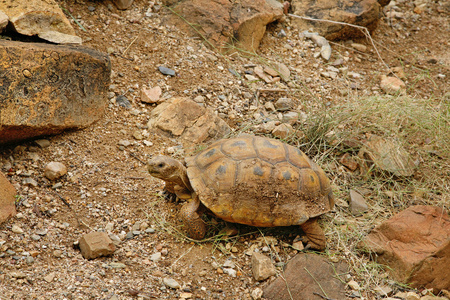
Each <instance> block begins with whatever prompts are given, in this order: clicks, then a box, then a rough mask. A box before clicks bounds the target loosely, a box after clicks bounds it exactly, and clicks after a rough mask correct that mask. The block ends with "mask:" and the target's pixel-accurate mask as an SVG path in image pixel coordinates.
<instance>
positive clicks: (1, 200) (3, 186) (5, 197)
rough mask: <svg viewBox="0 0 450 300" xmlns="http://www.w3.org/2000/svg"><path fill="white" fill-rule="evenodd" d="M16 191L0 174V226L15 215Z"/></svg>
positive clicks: (0, 173)
mask: <svg viewBox="0 0 450 300" xmlns="http://www.w3.org/2000/svg"><path fill="white" fill-rule="evenodd" d="M16 195H17V192H16V189H15V188H14V186H13V185H12V184H11V183H10V182H9V180H8V179H7V178H6V176H5V175H3V173H2V172H0V224H2V223H3V222H5V221H6V220H7V219H9V218H11V217H13V216H15V215H16V205H15V201H16V198H15V196H16Z"/></svg>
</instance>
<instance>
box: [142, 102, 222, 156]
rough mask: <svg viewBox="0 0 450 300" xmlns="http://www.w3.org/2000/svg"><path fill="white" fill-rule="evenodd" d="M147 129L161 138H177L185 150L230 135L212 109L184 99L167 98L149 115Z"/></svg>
mask: <svg viewBox="0 0 450 300" xmlns="http://www.w3.org/2000/svg"><path fill="white" fill-rule="evenodd" d="M147 125H148V127H149V128H151V129H153V130H154V131H156V132H157V133H160V134H161V135H163V136H164V135H169V136H170V135H173V136H176V137H180V140H181V141H182V142H183V145H185V147H190V146H197V145H198V143H202V142H205V141H208V140H210V139H220V138H222V137H223V136H224V135H226V134H227V133H229V132H230V130H231V129H230V127H229V126H228V124H227V123H225V121H224V120H222V119H221V118H219V117H217V116H216V115H215V114H214V113H213V111H212V110H210V109H209V108H208V109H207V108H204V107H202V106H200V105H199V104H197V103H196V102H194V101H192V100H190V99H188V98H178V97H175V98H171V99H168V100H166V101H165V102H164V103H162V104H159V105H158V106H157V107H156V108H155V109H153V110H152V112H151V114H150V120H149V122H148V123H147Z"/></svg>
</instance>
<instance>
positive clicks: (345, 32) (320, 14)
mask: <svg viewBox="0 0 450 300" xmlns="http://www.w3.org/2000/svg"><path fill="white" fill-rule="evenodd" d="M387 3H389V1H387ZM383 4H384V3H383ZM386 5H387V4H386ZM291 6H292V12H293V14H294V15H297V16H304V17H309V18H313V19H325V20H330V21H337V22H344V23H349V24H353V25H358V26H364V27H367V29H368V30H369V31H370V32H372V31H373V30H374V29H375V28H376V27H377V25H378V21H379V19H380V16H381V5H380V3H379V2H378V1H377V0H349V1H337V2H336V1H333V0H323V1H315V0H292V1H291ZM292 23H293V25H294V26H296V27H298V28H299V30H301V31H303V30H308V29H309V28H313V31H315V32H318V33H319V35H321V36H323V37H325V38H326V39H327V40H337V39H348V38H353V37H363V36H364V34H363V33H362V31H361V30H360V29H358V28H354V27H350V26H347V25H340V24H336V23H330V22H318V21H310V20H304V19H299V18H295V17H294V18H292Z"/></svg>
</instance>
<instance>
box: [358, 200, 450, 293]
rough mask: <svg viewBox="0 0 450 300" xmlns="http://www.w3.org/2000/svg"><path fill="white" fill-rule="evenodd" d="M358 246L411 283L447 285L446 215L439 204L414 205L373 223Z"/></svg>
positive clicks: (449, 244) (449, 245)
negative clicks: (376, 223) (382, 220)
mask: <svg viewBox="0 0 450 300" xmlns="http://www.w3.org/2000/svg"><path fill="white" fill-rule="evenodd" d="M359 248H362V249H364V250H368V251H371V252H374V253H376V254H377V256H376V259H377V262H378V263H381V264H384V265H387V266H389V269H388V270H389V272H390V273H391V275H392V276H393V278H395V280H398V281H400V282H404V283H408V284H410V285H411V286H412V287H416V288H421V287H426V288H433V289H434V290H435V291H440V290H442V289H446V290H449V289H450V277H449V276H448V266H449V265H450V217H449V215H448V212H446V211H444V210H443V209H442V208H440V207H435V206H425V205H416V206H412V207H410V208H408V209H406V210H404V211H402V212H400V213H398V214H396V215H394V216H393V217H392V218H390V219H389V220H387V221H385V222H384V223H382V224H381V225H379V226H377V227H376V228H375V229H374V230H372V232H370V233H369V235H368V236H367V237H366V238H365V240H364V241H363V242H361V243H360V244H359Z"/></svg>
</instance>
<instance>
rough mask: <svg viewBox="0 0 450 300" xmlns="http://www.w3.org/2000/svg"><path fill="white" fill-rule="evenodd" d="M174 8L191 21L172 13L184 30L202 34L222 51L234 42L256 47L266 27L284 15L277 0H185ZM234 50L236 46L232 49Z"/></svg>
mask: <svg viewBox="0 0 450 300" xmlns="http://www.w3.org/2000/svg"><path fill="white" fill-rule="evenodd" d="M174 2H177V3H176V5H175V6H174V7H173V9H174V10H175V11H176V12H177V13H178V14H180V15H181V16H182V17H183V18H184V19H185V20H187V21H188V22H189V23H191V24H195V28H196V29H197V30H198V32H196V31H194V30H193V29H192V27H191V26H189V24H187V22H186V21H184V20H181V19H180V17H179V16H176V15H174V14H173V15H172V16H171V19H170V21H171V22H172V23H174V24H176V25H177V26H178V27H180V28H181V29H182V30H183V31H186V32H190V33H191V34H196V35H198V34H201V35H202V37H204V38H206V39H207V40H208V42H209V43H211V44H212V45H213V46H214V47H216V48H218V49H219V50H221V51H226V50H227V48H228V47H229V46H230V45H231V46H236V47H237V48H240V49H244V50H247V51H255V50H256V49H257V48H258V47H259V43H260V41H261V39H262V37H263V36H264V33H265V31H266V25H267V24H269V23H271V22H274V21H276V20H277V19H279V18H281V17H282V16H283V5H282V4H281V3H279V2H277V1H274V0H241V1H229V0H185V1H166V3H167V4H173V3H174ZM232 50H234V49H232Z"/></svg>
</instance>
